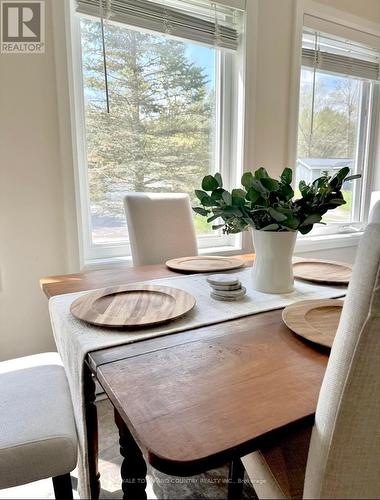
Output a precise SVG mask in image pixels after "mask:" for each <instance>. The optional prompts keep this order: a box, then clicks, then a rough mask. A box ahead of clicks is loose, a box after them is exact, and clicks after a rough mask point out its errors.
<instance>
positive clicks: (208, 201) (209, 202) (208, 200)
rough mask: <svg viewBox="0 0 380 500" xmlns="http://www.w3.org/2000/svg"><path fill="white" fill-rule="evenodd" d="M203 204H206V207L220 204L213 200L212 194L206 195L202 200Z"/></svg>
mask: <svg viewBox="0 0 380 500" xmlns="http://www.w3.org/2000/svg"><path fill="white" fill-rule="evenodd" d="M201 203H202V205H204V206H205V207H215V206H217V205H218V202H216V201H215V200H213V199H212V198H211V196H209V195H207V196H204V197H203V199H202V201H201Z"/></svg>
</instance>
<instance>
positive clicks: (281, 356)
mask: <svg viewBox="0 0 380 500" xmlns="http://www.w3.org/2000/svg"><path fill="white" fill-rule="evenodd" d="M239 258H241V259H243V260H244V261H245V265H246V266H249V265H251V264H252V261H253V258H254V256H253V255H244V256H240V257H239ZM170 276H178V273H176V272H175V271H172V270H169V269H168V268H167V267H166V266H165V265H151V266H144V267H127V266H119V267H114V268H110V269H102V270H93V271H85V272H82V273H77V274H70V275H61V276H50V277H47V278H43V279H41V282H40V283H41V287H42V290H43V291H44V293H45V295H46V296H47V297H48V298H50V297H53V296H55V295H60V294H66V293H72V292H79V291H85V290H92V289H96V288H102V287H107V286H113V285H121V284H126V283H133V282H139V281H144V280H151V279H156V278H164V277H170ZM281 314H282V311H281V310H275V311H270V312H264V313H259V314H255V315H252V316H247V317H243V318H240V319H234V320H230V321H225V322H222V323H218V324H214V325H211V326H207V327H199V328H195V329H192V330H186V331H183V332H180V333H173V334H171V335H167V336H162V337H155V338H151V339H147V340H143V341H140V342H136V343H133V344H125V345H120V346H117V347H111V348H107V349H101V350H97V351H94V352H89V353H88V355H87V358H86V361H85V379H84V380H85V382H84V383H85V408H86V412H85V415H86V424H87V438H88V456H89V473H90V487H91V498H98V497H99V492H100V480H99V472H98V464H97V462H98V435H97V428H98V425H97V413H96V405H95V398H96V394H95V379H97V380H98V381H99V383H100V384H101V386H102V388H103V389H104V391H105V393H106V395H107V396H108V398H109V400H110V401H111V403H112V404H113V406H114V411H115V422H116V424H117V426H118V429H119V435H120V452H121V454H122V456H123V463H122V467H121V478H122V489H123V492H124V498H131V499H132V498H133V499H139V498H146V494H145V487H146V471H147V469H146V461H148V462H149V463H150V464H151V465H152V466H153V467H155V468H156V469H158V470H160V471H161V472H163V473H167V474H171V475H178V476H190V475H194V474H199V473H201V472H205V471H207V470H209V469H211V468H214V467H218V466H221V465H224V464H226V463H229V464H230V473H229V480H228V497H229V498H231V499H232V498H234V499H235V498H238V496H239V494H240V493H241V490H242V486H243V481H242V477H243V474H244V469H243V466H242V463H241V460H240V458H241V457H242V456H244V455H246V454H248V453H250V452H253V451H255V450H257V449H260V447H262V446H263V445H265V446H268V445H270V443H275V442H276V440H277V439H278V438H279V437H283V436H286V435H287V434H289V433H293V432H298V431H299V430H301V429H303V428H305V427H309V426H311V425H312V424H313V421H314V414H315V410H316V405H317V399H318V394H319V390H320V386H321V382H322V379H323V376H324V372H325V368H326V364H327V360H328V351H327V350H325V349H323V348H317V347H316V346H315V345H312V344H310V343H308V342H307V341H305V340H302V339H301V338H299V337H297V336H296V335H294V334H293V333H292V332H291V331H290V330H289V329H288V328H287V327H286V326H285V324H284V323H283V321H282V318H281Z"/></svg>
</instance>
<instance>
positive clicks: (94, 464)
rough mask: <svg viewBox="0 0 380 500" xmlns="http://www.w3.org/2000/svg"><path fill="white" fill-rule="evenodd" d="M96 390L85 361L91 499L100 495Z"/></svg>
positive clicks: (96, 499)
mask: <svg viewBox="0 0 380 500" xmlns="http://www.w3.org/2000/svg"><path fill="white" fill-rule="evenodd" d="M95 390H96V385H95V381H94V377H93V375H92V373H91V370H90V368H89V367H88V366H87V363H85V364H84V397H85V418H86V427H87V446H88V469H89V470H88V472H89V477H90V490H91V500H98V498H99V495H100V474H99V471H98V414H97V410H96V405H95V398H96V393H95Z"/></svg>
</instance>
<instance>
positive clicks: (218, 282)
mask: <svg viewBox="0 0 380 500" xmlns="http://www.w3.org/2000/svg"><path fill="white" fill-rule="evenodd" d="M207 281H208V283H209V284H210V286H211V288H212V291H211V293H210V295H211V297H212V298H213V299H215V300H239V299H241V298H242V297H244V295H245V293H246V289H245V288H244V286H242V284H241V283H240V280H239V278H238V277H237V276H236V275H234V274H213V275H211V276H208V277H207Z"/></svg>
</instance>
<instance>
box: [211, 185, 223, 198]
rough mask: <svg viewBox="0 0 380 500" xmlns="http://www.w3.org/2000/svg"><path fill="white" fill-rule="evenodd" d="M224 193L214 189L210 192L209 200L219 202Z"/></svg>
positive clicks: (219, 189) (220, 189) (221, 190)
mask: <svg viewBox="0 0 380 500" xmlns="http://www.w3.org/2000/svg"><path fill="white" fill-rule="evenodd" d="M223 193H224V189H222V188H216V189H214V191H212V192H211V198H212V199H213V200H215V201H218V200H221V199H222V196H223Z"/></svg>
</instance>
